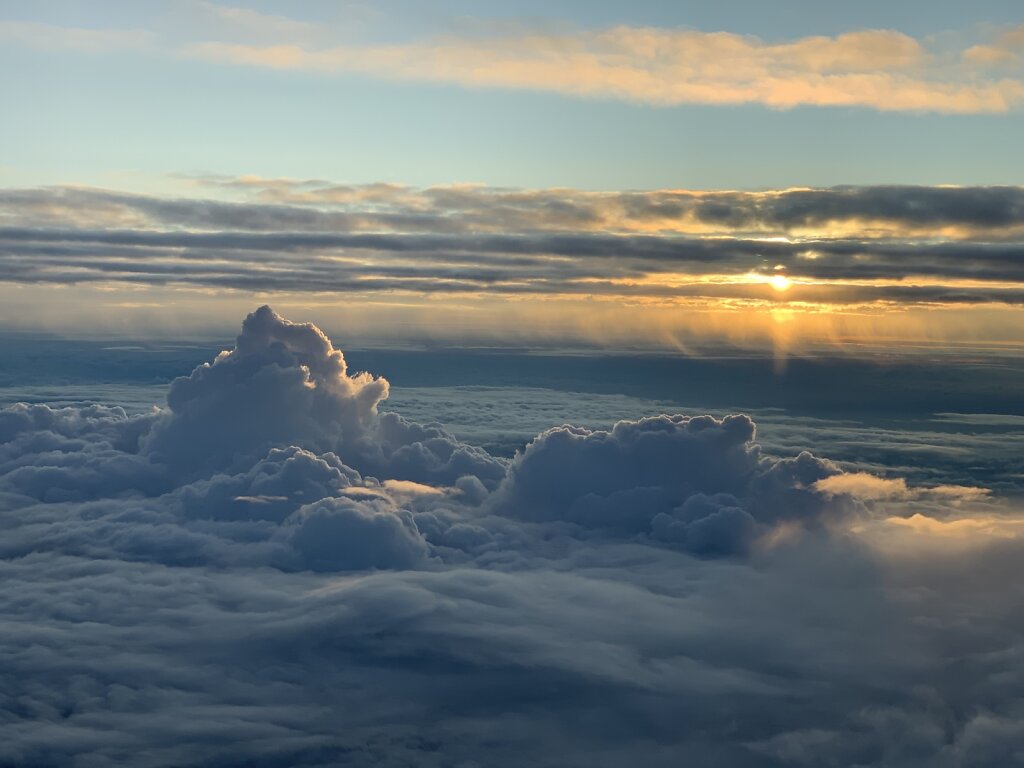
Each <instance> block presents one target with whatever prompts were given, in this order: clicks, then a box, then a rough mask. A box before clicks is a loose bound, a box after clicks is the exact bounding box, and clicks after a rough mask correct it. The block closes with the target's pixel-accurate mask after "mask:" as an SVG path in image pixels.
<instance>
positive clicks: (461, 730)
mask: <svg viewBox="0 0 1024 768" xmlns="http://www.w3.org/2000/svg"><path fill="white" fill-rule="evenodd" d="M387 394H388V384H387V382H386V381H384V380H383V379H380V378H377V377H374V376H372V375H370V374H353V373H350V372H349V370H348V366H347V364H346V361H345V358H344V355H343V354H342V353H341V351H339V350H337V349H335V348H334V346H333V344H332V343H331V341H330V340H329V339H328V338H327V337H326V336H325V335H324V334H323V333H322V332H321V331H320V330H319V329H318V328H316V327H315V326H312V325H309V324H299V323H291V322H289V321H287V320H284V319H283V318H281V317H280V316H278V315H276V314H275V313H274V312H273V311H272V310H270V309H269V308H268V307H262V308H260V309H258V310H257V311H255V312H254V313H252V314H251V315H249V317H248V318H246V320H245V323H244V325H243V328H242V332H241V334H240V335H239V337H238V340H237V343H236V345H235V346H234V348H233V349H231V350H228V351H225V352H222V353H221V354H220V355H219V356H218V357H217V358H216V359H215V360H213V362H211V363H208V364H204V365H202V366H200V367H199V368H197V369H196V370H195V371H193V373H192V374H191V375H189V376H186V377H183V378H180V379H177V380H175V381H174V382H173V383H172V384H171V386H170V388H169V392H168V402H167V407H166V408H163V409H159V410H158V411H156V412H154V413H144V414H141V415H138V416H133V415H129V414H128V413H126V412H125V411H124V410H122V409H119V408H103V407H99V406H89V407H81V408H51V407H48V406H43V405H37V406H28V405H17V406H13V407H10V408H7V409H4V410H2V411H0V525H2V528H3V531H4V536H3V538H2V541H0V577H2V578H3V579H4V583H5V585H6V587H5V596H6V597H5V599H4V600H0V621H2V622H3V625H4V627H5V631H4V633H2V638H0V658H2V660H3V663H4V669H5V677H4V682H3V684H2V685H0V764H5V765H8V764H9V765H64V764H72V763H75V762H82V761H85V762H88V764H90V765H96V766H104V765H117V764H124V763H125V762H131V763H132V764H134V765H139V766H147V767H148V766H167V765H182V764H193V765H208V766H221V765H239V764H243V763H244V764H260V765H267V766H286V765H287V766H299V765H305V766H319V765H346V764H351V765H402V764H410V763H412V764H417V765H438V766H440V765H460V764H461V765H470V764H474V763H476V764H488V765H499V766H502V765H509V766H511V765H521V764H522V763H523V762H524V760H525V761H528V762H531V763H534V764H538V765H555V764H558V765H599V766H600V765H608V766H613V765H621V764H622V763H623V762H625V761H627V760H631V761H639V762H642V763H643V764H645V765H653V766H657V765H676V764H678V761H679V759H680V757H683V758H684V759H688V760H693V761H695V762H701V763H705V762H707V763H721V764H729V765H737V766H766V765H773V766H774V765H799V764H820V763H823V762H826V763H836V764H861V765H925V764H928V765H940V766H941V765H948V766H954V765H957V766H959V765H973V766H995V765H1002V764H1005V762H1006V760H1007V759H1008V757H1007V756H1012V755H1014V754H1016V753H1017V752H1019V750H1020V749H1021V747H1022V742H1021V740H1020V739H1021V732H1020V729H1018V728H1015V727H1014V725H1013V723H1015V722H1017V721H1019V718H1020V716H1021V715H1024V709H1022V699H1021V696H1020V691H1021V687H1020V685H1021V683H1022V680H1021V679H1020V675H1019V674H1017V673H1016V672H1015V670H1016V669H1018V668H1019V664H1015V663H1014V660H1015V659H1018V658H1019V657H1020V654H1021V653H1022V652H1024V648H1022V646H1021V643H1020V642H1019V637H1020V631H1019V630H1020V629H1021V628H1022V626H1024V625H1022V624H1021V617H1020V616H1019V615H1018V613H1019V611H1016V610H1015V609H1010V610H1008V608H1007V607H1008V606H1016V605H1019V604H1021V602H1022V601H1021V597H1022V595H1020V594H1018V593H1019V592H1020V588H1019V585H1020V584H1021V583H1024V580H1021V579H1020V578H1019V576H1020V565H1019V563H1020V562H1021V559H1020V554H1021V553H1020V544H1019V541H1018V537H1017V532H1018V530H1019V526H1014V525H1011V524H1005V525H997V524H996V523H995V522H993V521H992V520H991V519H988V518H986V519H984V520H983V519H982V518H980V517H979V518H977V519H976V520H975V521H974V522H973V523H964V524H959V525H957V524H956V523H955V522H952V521H932V522H931V523H925V522H922V518H920V517H911V516H909V515H908V522H907V523H906V524H903V525H895V524H894V523H893V522H892V521H891V520H890V519H889V517H890V515H891V509H890V508H888V507H887V508H886V509H885V510H881V511H879V512H877V513H876V512H875V511H874V509H873V506H872V505H873V504H874V503H875V502H876V501H880V499H879V498H878V494H877V493H875V494H872V493H865V491H864V489H865V488H868V490H870V489H871V488H872V487H874V486H877V485H878V484H879V483H884V482H885V481H879V480H877V479H876V480H874V481H869V480H868V479H867V477H866V476H864V475H863V474H848V473H844V472H843V471H842V470H841V469H840V468H839V467H838V466H836V465H835V464H833V463H831V462H829V461H827V460H824V459H821V458H818V457H816V456H813V455H811V454H809V453H806V452H803V453H797V454H796V455H793V456H789V457H782V458H779V457H775V456H770V455H767V454H766V453H765V452H764V451H762V450H761V449H760V448H759V447H758V445H757V444H756V443H755V442H754V441H755V426H754V423H753V421H752V420H751V419H750V418H749V417H747V416H743V415H734V416H729V417H725V418H713V417H711V416H682V415H662V416H654V417H649V418H644V419H640V420H637V421H622V422H619V423H618V424H616V425H615V426H614V427H613V428H612V429H610V430H607V431H605V430H591V429H584V428H580V427H573V426H563V427H558V428H553V429H550V430H547V431H546V432H544V433H542V434H541V435H539V436H538V437H537V438H536V439H535V440H533V441H532V442H531V443H530V444H529V445H528V446H527V447H526V448H525V449H523V450H522V451H521V452H519V453H518V454H517V455H516V456H515V458H514V459H513V460H511V462H508V461H504V460H500V459H497V458H493V457H491V456H489V455H488V454H487V453H486V452H485V451H482V450H481V449H479V448H475V447H473V446H470V445H466V444H464V443H462V442H460V441H459V440H457V439H456V438H454V437H452V436H451V435H450V434H448V433H447V432H445V431H444V430H443V429H442V428H441V427H439V426H431V425H421V424H416V423H414V422H410V421H407V420H404V419H400V418H398V417H397V416H395V415H393V414H388V413H386V412H383V411H382V410H381V409H382V407H383V405H384V403H385V402H386V401H385V397H386V396H387ZM872 483H873V484H874V485H872ZM900 487H901V488H904V487H906V486H905V485H902V486H900ZM953 496H954V494H953V493H952V491H950V490H949V489H945V490H944V489H941V488H935V489H933V491H932V497H934V498H933V502H934V503H938V502H935V501H934V500H935V499H941V498H943V497H949V498H952V497H953ZM955 496H956V499H957V501H958V503H959V502H963V503H969V502H970V496H969V494H965V493H959V494H955ZM858 527H859V528H867V529H869V534H864V535H861V534H858V533H856V532H855V529H856V528H858ZM888 530H893V531H899V533H900V534H901V535H903V536H908V537H912V536H919V539H920V540H915V545H916V546H913V547H909V546H908V547H902V546H901V547H899V548H890V549H886V547H884V546H882V545H881V544H876V541H877V542H884V541H885V540H886V538H885V532H886V531H888ZM977 530H984V531H990V530H991V531H996V530H997V531H998V535H992V536H989V537H988V538H987V539H986V541H985V542H983V543H982V544H980V545H979V546H977V547H975V548H973V549H965V548H962V547H961V548H959V549H956V550H955V552H954V555H950V554H949V553H950V552H951V551H952V550H949V549H948V547H946V542H948V541H949V540H951V539H952V538H955V537H953V536H951V535H946V534H947V533H950V532H953V531H955V532H956V533H957V534H958V535H960V534H962V533H963V532H970V531H977ZM940 534H941V535H940ZM929 542H941V543H942V547H946V548H942V547H939V548H936V546H937V545H935V546H933V544H930V543H929ZM967 616H969V617H970V621H969V622H968V621H965V617H967ZM951 659H952V660H954V662H955V663H953V664H951V663H950V660H951Z"/></svg>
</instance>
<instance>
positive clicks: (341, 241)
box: [0, 179, 1024, 307]
mask: <svg viewBox="0 0 1024 768" xmlns="http://www.w3.org/2000/svg"><path fill="white" fill-rule="evenodd" d="M200 183H201V184H203V185H204V186H207V187H209V186H213V187H215V188H217V189H218V190H219V191H220V192H221V193H225V194H229V195H239V194H240V195H242V198H243V199H242V200H227V199H201V198H199V199H192V198H178V199H171V198H157V197H149V196H145V195H132V194H126V193H118V192H114V191H109V190H100V189H88V188H48V189H22V190H16V189H11V190H6V191H4V192H3V193H2V194H0V224H2V226H0V265H2V266H3V269H4V272H3V278H4V280H5V281H6V282H8V283H15V284H37V285H52V284H59V285H68V284H80V285H90V284H92V285H107V284H113V285H127V286H136V287H143V288H144V287H158V286H170V287H186V288H191V289H209V288H213V289H221V290H234V291H245V292H289V293H293V294H317V293H320V294H323V293H333V294H338V293H346V294H363V295H375V294H376V295H384V294H404V295H417V296H430V295H452V296H459V295H462V296H468V295H473V296H478V295H486V294H490V295H493V296H498V297H506V298H514V297H517V296H532V297H538V298H544V297H556V296H560V297H570V298H572V297H587V296H597V297H606V298H611V299H616V300H622V301H648V302H662V303H668V302H673V301H676V302H687V301H690V302H694V301H701V300H705V301H721V302H728V301H731V302H738V303H742V302H744V301H746V302H754V303H761V304H763V303H771V304H795V305H805V306H806V305H822V306H832V305H846V306H849V305H861V306H869V305H875V306H879V307H885V306H891V305H899V306H908V305H914V304H919V305H923V306H934V305H944V304H945V305H965V304H966V305H974V304H994V305H1019V304H1021V303H1022V301H1024V289H1022V284H1024V273H1022V272H1021V266H1020V265H1021V264H1022V263H1024V260H1022V259H1024V253H1022V251H1021V245H1020V236H1021V234H1022V232H1024V196H1022V192H1021V189H1020V188H1017V187H985V188H953V187H950V188H944V187H853V188H850V187H838V188H833V189H819V190H800V189H797V190H781V191H775V192H690V191H679V190H661V191H650V192H621V193H594V192H581V191H576V190H503V189H490V188H477V187H438V188H430V189H415V188H408V187H401V186H396V185H368V186H340V185H331V184H328V183H325V182H316V181H310V182H298V181H288V180H277V181H274V180H260V179H226V180H225V179H204V180H201V182H200ZM780 274H781V275H783V276H784V278H785V281H784V282H783V283H782V287H783V288H784V290H778V288H779V284H778V283H776V282H775V279H776V278H777V277H778V276H779V275H780Z"/></svg>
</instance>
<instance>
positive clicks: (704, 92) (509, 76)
mask: <svg viewBox="0 0 1024 768" xmlns="http://www.w3.org/2000/svg"><path fill="white" fill-rule="evenodd" d="M972 50H974V52H973V53H972V54H971V55H970V56H967V55H966V52H965V55H964V57H957V56H953V57H949V56H947V55H946V54H944V53H942V52H940V51H936V50H932V49H930V48H929V47H928V46H927V45H926V44H925V43H924V42H922V41H920V40H917V39H915V38H912V37H909V36H907V35H905V34H902V33H900V32H896V31H893V30H858V31H852V32H848V33H845V34H841V35H837V36H834V37H826V36H813V37H803V38H797V39H794V40H791V41H787V42H782V43H772V42H767V41H765V40H762V39H760V38H758V37H755V36H750V35H737V34H733V33H729V32H703V31H698V30H693V29H672V28H654V27H628V26H620V27H614V28H609V29H601V30H580V31H574V32H569V33H547V32H542V31H535V30H529V29H524V30H521V31H517V32H513V33H506V34H501V35H495V36H484V37H448V38H444V39H436V40H426V41H414V42H411V43H402V44H397V45H383V46H374V45H360V46H340V47H308V46H302V45H295V44H280V45H247V44H239V43H224V42H221V41H203V42H197V43H193V44H190V45H188V46H187V47H186V48H185V51H184V52H185V53H186V55H190V56H195V57H198V58H204V59H208V60H213V61H220V62H226V63H231V64H237V65H245V66H257V67H267V68H272V69H286V70H308V71H314V72H326V73H343V72H358V73H365V74H371V75H377V76H382V77H387V78H393V79H399V80H415V81H427V82H437V83H454V84H458V85H461V86H466V87H472V88H517V89H527V90H539V91H551V92H556V93H562V94H567V95H572V96H583V97H597V98H611V99H622V100H625V101H631V102H638V103H644V104H653V105H658V106H672V105H679V104H719V105H730V104H763V105H766V106H769V107H773V108H780V109H789V108H793V107H798V106H827V107H834V106H849V107H867V108H871V109H876V110H883V111H926V112H945V113H991V112H1006V111H1008V110H1010V109H1014V108H1015V107H1017V106H1019V105H1020V104H1021V103H1024V82H1022V81H1021V80H1020V79H1019V78H1018V77H1013V76H1006V75H1005V74H1004V75H1002V76H986V75H984V74H983V75H980V76H979V75H978V73H977V72H976V69H977V65H978V64H979V63H981V59H982V58H983V56H981V54H980V53H979V52H978V51H979V49H972ZM1000 50H1002V49H1000ZM961 59H964V60H969V61H970V64H971V66H969V67H967V66H963V62H962V61H961ZM1000 61H1001V62H1002V61H1003V59H1000Z"/></svg>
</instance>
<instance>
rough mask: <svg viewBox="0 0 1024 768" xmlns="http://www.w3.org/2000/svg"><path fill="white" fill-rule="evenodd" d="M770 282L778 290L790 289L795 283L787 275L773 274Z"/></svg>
mask: <svg viewBox="0 0 1024 768" xmlns="http://www.w3.org/2000/svg"><path fill="white" fill-rule="evenodd" d="M770 282H771V284H772V288H774V289H775V290H776V291H787V290H789V286H791V285H792V284H793V282H792V281H791V280H790V279H789V278H788V277H786V276H785V275H772V278H771V281H770Z"/></svg>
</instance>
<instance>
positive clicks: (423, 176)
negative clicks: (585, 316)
mask: <svg viewBox="0 0 1024 768" xmlns="http://www.w3.org/2000/svg"><path fill="white" fill-rule="evenodd" d="M219 8H220V10H221V11H225V10H230V9H229V6H227V5H223V6H220V7H219ZM216 10H217V7H215V6H213V5H211V4H205V5H204V4H202V3H196V2H161V3H103V4H89V6H88V7H86V6H85V5H83V4H79V3H57V2H51V3H45V2H43V3H34V4H32V5H31V6H27V5H25V4H15V3H4V4H0V20H2V21H3V22H8V23H10V22H36V23H38V24H44V25H47V26H48V27H54V28H61V29H91V30H135V31H138V32H140V33H144V34H146V35H148V36H149V38H148V42H145V43H143V44H140V45H139V46H126V47H124V48H120V49H118V47H117V46H111V47H109V48H105V47H103V46H100V49H99V50H90V51H88V52H84V51H82V50H81V49H80V47H76V46H73V45H72V46H64V47H62V46H61V45H56V44H46V45H37V44H32V43H31V42H30V41H27V40H26V39H25V38H24V35H22V36H21V39H18V35H17V34H13V35H12V34H11V33H9V34H8V36H7V37H6V38H5V44H4V46H3V48H2V52H0V67H2V69H3V71H4V72H5V75H4V76H3V78H2V79H0V89H2V90H0V94H2V97H3V98H4V101H5V102H6V103H7V104H10V105H13V108H12V109H10V110H9V111H8V113H7V116H6V117H5V120H4V121H3V125H2V126H0V142H2V143H3V145H4V146H5V147H8V148H16V150H15V151H9V152H7V153H5V155H4V157H3V158H2V159H0V174H2V176H0V182H2V183H3V184H5V185H8V186H10V185H15V186H29V185H36V184H53V183H76V184H94V185H100V186H115V187H121V188H124V187H128V188H132V189H138V190H143V191H156V192H159V191H161V190H170V189H172V188H173V187H174V184H175V182H174V181H173V179H170V178H168V177H169V176H173V175H174V174H225V175H243V174H254V175H259V176H264V177H283V176H287V177H293V178H327V179H332V180H337V181H345V182H352V183H362V182H373V181H382V180H386V181H393V182H401V183H407V184H413V185H419V186H423V185H430V184H444V183H453V182H478V183H484V184H489V185H500V186H521V187H550V186H568V187H578V188H589V189H635V188H662V187H685V188H700V189H715V188H766V187H768V188H778V187H788V186H799V185H810V186H827V185H834V184H869V183H918V184H949V183H952V184H1011V183H1016V182H1017V181H1019V179H1020V175H1021V171H1022V170H1024V160H1022V159H1021V156H1020V153H1015V152H1011V151H1010V149H1011V148H1012V147H1013V146H1014V144H1015V143H1016V141H1017V139H1016V137H1017V136H1019V135H1021V134H1022V133H1024V120H1022V117H1021V112H1020V110H1019V109H1017V108H1016V107H1014V108H1011V109H1008V110H1006V111H1002V112H997V113H994V114H991V113H990V114H977V113H970V112H968V113H966V114H943V113H935V112H931V111H926V112H915V111H910V112H906V111H898V110H897V111H879V110H877V109H873V108H870V107H864V106H838V107H822V106H814V105H796V106H793V107H791V108H786V109H779V108H775V107H771V106H764V105H762V104H758V103H743V104H729V105H714V104H702V103H680V104H667V105H657V104H651V103H644V102H643V101H640V102H637V101H630V100H624V99H621V98H617V97H615V96H609V95H607V94H601V93H598V94H593V95H589V96H588V95H584V96H580V95H575V94H571V93H564V92H547V91H544V90H537V89H523V88H511V89H507V88H502V87H493V86H489V85H486V84H485V85H483V86H472V87H466V86H464V85H463V84H460V83H457V82H447V81H445V78H433V79H430V80H428V81H425V82H424V81H414V80H410V79H408V78H403V77H393V76H381V75H380V74H379V73H366V72H353V71H310V70H305V69H300V70H298V71H296V70H279V69H271V68H266V67H259V66H240V65H237V64H232V63H226V62H224V61H218V60H215V59H211V58H209V57H206V58H202V57H198V58H197V57H191V56H182V55H178V54H177V53H175V51H176V50H178V49H180V48H181V47H182V46H185V45H189V44H193V43H195V42H196V41H207V40H220V39H228V38H230V39H231V40H232V41H233V42H238V41H242V42H245V43H252V44H256V45H264V44H270V43H275V42H276V40H275V39H274V38H275V35H276V34H277V33H276V32H275V28H283V26H282V25H286V24H287V23H289V22H287V20H286V19H284V17H288V18H289V19H291V20H293V21H296V22H304V23H307V24H312V26H310V27H307V28H306V31H307V32H310V34H311V35H313V36H315V37H316V41H315V43H313V47H314V48H325V47H336V46H357V47H365V46H373V45H376V44H379V43H399V44H400V43H423V42H424V41H431V40H437V39H440V38H447V39H450V38H451V37H452V36H455V37H456V38H461V39H470V40H473V39H477V38H479V37H480V36H484V37H486V36H487V35H488V34H491V33H492V32H493V30H494V28H495V27H494V25H495V24H500V25H514V27H515V29H526V30H530V31H534V30H540V31H542V32H545V33H549V34H556V35H557V34H563V35H569V36H572V35H577V34H581V33H585V32H587V31H594V30H598V31H600V30H604V29H607V28H611V27H614V26H617V25H627V26H629V27H656V28H658V29H661V30H665V31H671V30H675V29H678V28H680V27H687V28H692V29H695V30H698V31H700V32H703V33H713V32H729V33H735V34H742V35H755V36H757V37H758V38H759V39H760V40H761V41H763V42H764V43H765V44H771V43H782V42H792V41H795V40H798V39H801V38H806V37H807V36H812V35H832V36H834V35H841V34H844V33H850V32H857V31H860V30H868V29H870V30H879V29H886V30H896V31H898V32H901V33H903V34H905V35H908V36H910V37H912V38H913V39H915V40H917V41H919V42H921V44H923V45H925V46H926V47H927V48H928V50H929V53H937V52H943V51H950V50H952V51H962V50H964V49H965V48H967V47H968V46H969V45H973V44H978V43H984V42H990V41H991V40H992V39H993V38H994V37H995V36H997V35H998V34H999V31H1000V30H1002V29H1012V28H1014V26H1015V24H1016V23H1019V22H1020V21H1022V20H1024V13H1022V12H1021V9H1020V6H1019V4H1017V3H1012V2H1001V3H999V2H987V3H985V2H983V3H972V4H962V3H940V4H934V3H916V2H914V3H877V2H869V3H858V4H847V3H828V4H822V3H809V2H788V3H775V4H766V3H753V2H742V3H739V2H726V3H713V4H712V3H661V2H659V3H655V2H647V3H631V4H629V5H628V7H627V6H625V5H624V4H621V3H607V2H600V3H581V2H565V3H556V4H552V3H539V2H526V3H518V4H516V6H515V7H514V8H511V9H510V8H509V7H508V6H505V5H497V4H483V3H468V2H462V3H456V2H447V3H440V4H432V5H431V7H430V10H429V11H428V10H424V8H423V6H422V5H421V4H415V3H410V2H386V3H378V4H373V7H372V8H366V7H364V6H360V5H358V4H340V5H339V4H337V3H266V2H263V3H250V4H248V5H247V10H248V11H251V12H253V13H259V14H263V15H265V16H266V19H265V21H266V23H263V24H261V25H260V26H259V27H258V29H257V28H256V27H255V26H254V25H253V24H249V25H248V26H246V24H241V25H236V26H235V28H230V25H228V24H226V23H221V22H218V24H216V25H215V24H211V21H210V19H211V14H214V13H215V12H216ZM253 18H256V17H255V16H251V17H250V19H253ZM221 21H223V19H222V20H221ZM18 29H19V28H15V33H17V31H18ZM500 29H505V27H504V26H502V27H500ZM311 30H312V31H311ZM287 31H288V30H287V29H285V33H282V34H283V37H282V39H287V38H288V34H287ZM303 34H305V33H303ZM1011 75H1012V73H1011ZM1005 76H1006V73H1005V72H1000V73H995V74H993V75H992V79H997V78H999V77H1005ZM971 77H975V76H974V75H971Z"/></svg>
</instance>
